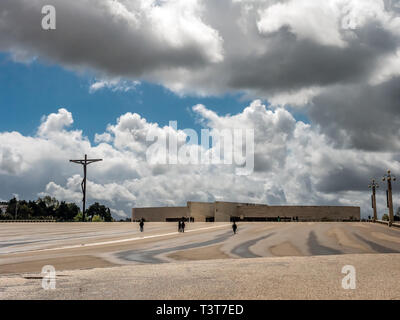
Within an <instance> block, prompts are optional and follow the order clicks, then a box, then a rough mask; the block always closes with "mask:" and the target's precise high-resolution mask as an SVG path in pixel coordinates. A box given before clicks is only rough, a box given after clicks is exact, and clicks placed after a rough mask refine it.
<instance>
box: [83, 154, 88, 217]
mask: <svg viewBox="0 0 400 320" xmlns="http://www.w3.org/2000/svg"><path fill="white" fill-rule="evenodd" d="M86 165H87V155H86V154H85V163H84V164H83V188H82V191H83V212H82V222H85V211H86Z"/></svg>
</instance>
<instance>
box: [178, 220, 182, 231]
mask: <svg viewBox="0 0 400 320" xmlns="http://www.w3.org/2000/svg"><path fill="white" fill-rule="evenodd" d="M178 232H182V221H181V220H179V222H178Z"/></svg>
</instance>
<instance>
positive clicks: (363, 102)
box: [309, 77, 400, 152]
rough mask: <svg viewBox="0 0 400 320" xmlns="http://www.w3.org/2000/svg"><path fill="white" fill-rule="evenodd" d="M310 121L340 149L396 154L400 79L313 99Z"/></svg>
mask: <svg viewBox="0 0 400 320" xmlns="http://www.w3.org/2000/svg"><path fill="white" fill-rule="evenodd" d="M309 116H310V119H311V120H312V121H313V123H315V124H318V125H319V126H320V128H321V130H322V132H323V133H325V134H326V135H328V136H329V137H330V138H331V140H332V141H333V142H334V143H335V145H336V146H337V147H340V148H357V149H362V150H371V151H389V152H396V151H398V148H399V147H400V77H395V78H393V79H392V80H389V81H387V82H384V83H382V84H380V85H369V84H363V83H362V84H349V85H339V86H336V87H334V88H331V89H330V90H327V91H326V92H324V93H322V94H320V95H319V96H318V97H316V98H314V101H313V104H312V105H311V106H310V110H309Z"/></svg>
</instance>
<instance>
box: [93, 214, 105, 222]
mask: <svg viewBox="0 0 400 320" xmlns="http://www.w3.org/2000/svg"><path fill="white" fill-rule="evenodd" d="M92 222H103V219H102V218H101V217H100V216H98V215H95V216H93V218H92Z"/></svg>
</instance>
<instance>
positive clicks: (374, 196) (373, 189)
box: [372, 183, 378, 222]
mask: <svg viewBox="0 0 400 320" xmlns="http://www.w3.org/2000/svg"><path fill="white" fill-rule="evenodd" d="M372 206H373V208H374V222H376V220H378V215H377V212H376V187H375V183H374V185H373V186H372Z"/></svg>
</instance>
